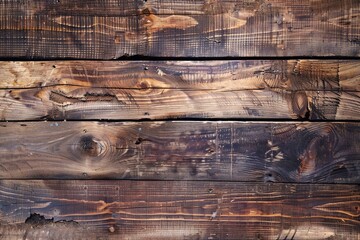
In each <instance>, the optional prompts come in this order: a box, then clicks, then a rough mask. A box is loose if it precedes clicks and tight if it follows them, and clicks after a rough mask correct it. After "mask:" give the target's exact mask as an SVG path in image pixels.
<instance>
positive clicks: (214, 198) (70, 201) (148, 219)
mask: <svg viewBox="0 0 360 240" xmlns="http://www.w3.org/2000/svg"><path fill="white" fill-rule="evenodd" d="M0 204H1V205H0V206H2V207H1V208H0V216H1V219H2V221H3V224H0V234H2V237H3V239H4V238H5V239H14V238H11V237H18V238H17V239H24V235H25V234H27V237H28V238H27V239H29V240H33V239H40V238H41V237H42V238H41V239H48V237H49V236H52V237H53V238H52V239H55V240H57V239H63V238H62V237H63V236H67V237H70V238H68V239H79V235H76V234H74V235H70V236H69V235H68V233H67V232H66V229H64V227H63V225H61V224H60V225H59V226H58V225H56V224H53V225H51V227H48V228H47V226H46V225H45V226H43V225H42V226H34V227H33V228H29V224H30V223H27V224H24V222H25V219H27V218H28V217H29V216H30V213H31V212H32V213H34V212H36V213H39V214H41V215H44V216H45V217H47V218H54V221H59V220H67V221H69V220H72V221H76V222H78V224H79V225H78V226H77V228H78V229H79V232H80V233H82V236H81V238H80V239H147V240H149V239H154V240H155V239H156V240H159V239H160V240H161V239H193V240H195V239H213V240H215V239H219V240H220V239H221V240H229V239H234V240H235V239H237V240H238V239H243V240H244V239H251V240H253V239H279V240H280V239H281V240H284V239H298V240H305V239H312V240H326V239H334V240H342V239H359V237H360V230H359V229H360V218H359V216H360V210H359V208H360V188H359V185H341V186H340V185H295V184H255V183H248V184H241V183H231V182H221V183H219V182H191V181H188V182H181V181H180V182H174V181H171V182H163V181H155V182H154V181H29V180H27V181H9V180H6V181H1V182H0ZM5 224H6V225H5ZM57 226H58V227H57ZM39 228H40V229H42V230H43V231H40V230H39ZM73 228H74V227H72V228H69V231H72V230H73ZM24 229H28V231H27V232H26V233H25V230H24ZM83 229H87V231H84V230H83ZM235 229H236V230H235ZM79 232H78V233H79ZM9 236H10V238H9ZM100 236H101V237H100Z"/></svg>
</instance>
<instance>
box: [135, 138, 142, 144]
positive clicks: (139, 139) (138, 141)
mask: <svg viewBox="0 0 360 240" xmlns="http://www.w3.org/2000/svg"><path fill="white" fill-rule="evenodd" d="M143 141H144V139H142V138H138V139H137V140H136V141H135V144H136V145H139V144H140V143H142V142H143Z"/></svg>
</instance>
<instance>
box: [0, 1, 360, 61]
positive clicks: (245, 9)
mask: <svg viewBox="0 0 360 240" xmlns="http://www.w3.org/2000/svg"><path fill="white" fill-rule="evenodd" d="M359 12H360V2H359V1H358V0H341V1H339V0H303V1H293V0H266V1H265V0H221V1H220V0H205V1H204V0H136V1H131V0H104V1H92V0H54V1H48V0H18V1H10V0H2V1H0V58H27V59H33V58H36V59H50V58H62V59H64V58H72V59H75V58H77V59H79V58H81V59H114V58H119V57H121V56H134V55H144V56H164V57H227V56H231V57H238V56H258V57H261V56H353V57H355V56H359V55H360V47H359V43H360V40H359V39H360V14H359Z"/></svg>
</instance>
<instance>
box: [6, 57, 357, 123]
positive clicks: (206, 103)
mask: <svg viewBox="0 0 360 240" xmlns="http://www.w3.org/2000/svg"><path fill="white" fill-rule="evenodd" d="M0 72H1V74H0V88H1V90H0V118H1V119H2V120H38V119H57V120H63V119H117V120H119V119H123V120H124V119H127V120H129V119H144V118H146V119H157V120H159V119H176V118H181V119H189V118H204V119H209V118H233V119H234V118H235V119H239V118H247V119H261V118H262V119H311V120H314V119H336V120H357V119H359V116H360V62H358V61H337V60H280V61H275V60H274V61H260V60H246V61H202V62H193V61H180V62H179V61H155V62H153V61H135V62H132V61H127V62H98V61H85V62H82V61H63V62H2V63H1V64H0Z"/></svg>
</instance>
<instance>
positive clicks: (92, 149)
mask: <svg viewBox="0 0 360 240" xmlns="http://www.w3.org/2000/svg"><path fill="white" fill-rule="evenodd" d="M103 149H104V146H103V144H102V143H101V142H100V141H98V140H96V139H95V138H94V137H93V136H91V135H87V136H83V137H81V138H80V142H79V150H80V152H81V153H82V154H84V155H87V156H91V157H96V156H99V155H101V154H102V152H103Z"/></svg>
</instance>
